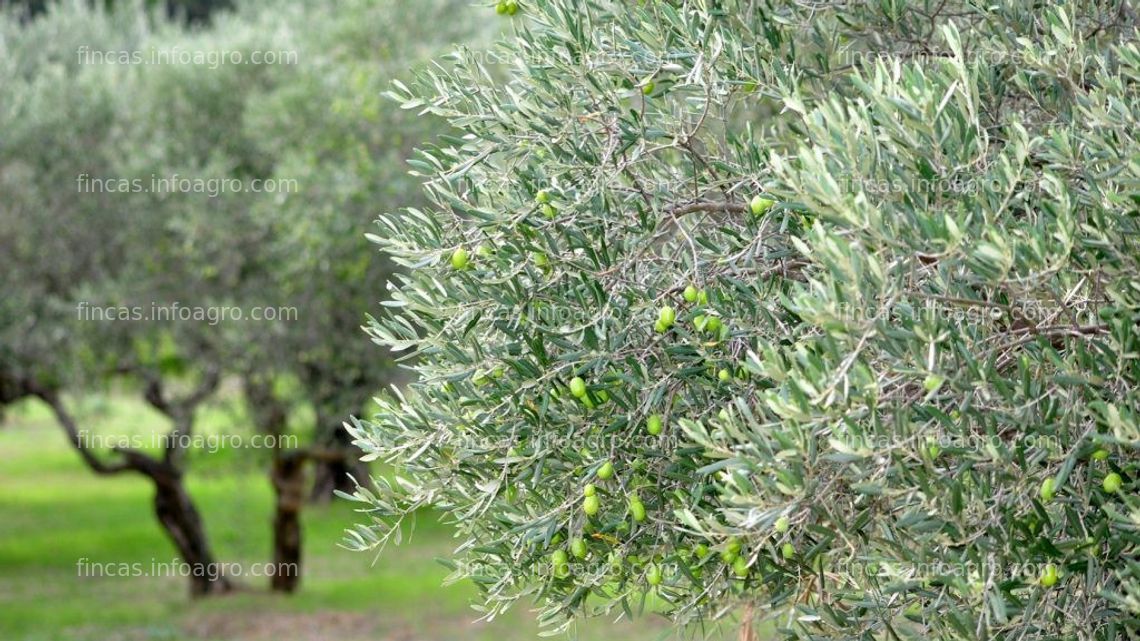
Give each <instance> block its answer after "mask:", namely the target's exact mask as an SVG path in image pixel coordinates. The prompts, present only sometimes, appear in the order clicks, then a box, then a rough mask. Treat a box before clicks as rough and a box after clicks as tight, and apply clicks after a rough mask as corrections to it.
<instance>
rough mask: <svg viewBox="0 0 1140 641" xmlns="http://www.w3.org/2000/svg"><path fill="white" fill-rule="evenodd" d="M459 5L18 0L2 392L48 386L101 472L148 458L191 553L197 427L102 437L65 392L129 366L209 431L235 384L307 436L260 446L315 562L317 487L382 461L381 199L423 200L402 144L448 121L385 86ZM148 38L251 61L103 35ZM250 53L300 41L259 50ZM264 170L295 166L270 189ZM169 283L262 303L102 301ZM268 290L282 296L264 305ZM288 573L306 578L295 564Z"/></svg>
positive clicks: (197, 531)
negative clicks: (194, 9) (398, 98)
mask: <svg viewBox="0 0 1140 641" xmlns="http://www.w3.org/2000/svg"><path fill="white" fill-rule="evenodd" d="M462 11H463V8H462V3H461V2H458V1H456V0H433V1H431V2H422V3H417V5H416V7H415V9H414V10H411V11H409V10H408V8H407V7H405V6H403V5H402V4H401V3H398V2H395V1H393V0H376V1H370V0H349V1H348V2H342V3H338V4H337V6H336V10H335V11H332V10H329V8H328V7H324V6H321V5H319V4H303V5H302V4H282V3H275V2H258V1H251V2H246V3H243V4H242V6H241V7H240V10H239V11H236V12H223V13H219V14H216V15H215V16H214V20H213V24H212V26H211V27H210V28H208V29H195V30H193V31H187V30H185V29H184V28H183V27H182V26H181V25H180V24H178V23H176V22H172V21H171V20H169V19H168V18H167V17H166V15H165V13H163V12H154V11H150V12H147V11H142V10H139V9H137V8H133V7H130V6H127V4H126V3H120V4H118V5H116V7H115V8H113V9H103V8H94V7H92V6H90V5H89V4H87V3H81V2H75V3H65V4H61V5H57V6H53V7H51V8H50V9H49V10H47V11H46V12H44V13H42V14H41V15H39V16H37V17H36V18H35V19H34V20H31V21H22V20H21V18H20V15H19V12H18V11H16V10H13V9H10V10H8V11H6V12H5V13H4V14H3V15H2V20H0V86H3V87H4V90H3V92H2V94H0V131H3V132H4V133H3V135H2V136H0V194H3V196H2V197H0V273H3V275H4V276H3V277H4V281H5V284H4V296H3V297H0V401H3V402H4V403H7V402H12V401H14V400H17V399H19V398H21V397H26V396H35V397H39V398H41V399H42V400H44V401H46V402H47V403H48V404H49V405H51V406H52V408H53V409H54V410H55V412H56V415H57V417H58V418H59V420H60V422H61V424H62V425H64V427H65V428H66V429H67V430H68V431H69V435H70V438H71V440H72V442H73V443H74V444H75V446H76V448H77V450H78V451H79V453H80V454H81V455H82V456H83V458H84V460H85V461H86V462H87V463H88V464H89V466H90V467H91V468H92V469H93V470H95V471H97V472H100V473H106V474H110V473H119V472H124V471H131V472H138V473H141V474H144V475H145V476H147V477H148V478H149V479H151V480H152V481H153V483H154V484H155V488H156V499H155V509H156V513H157V516H158V517H159V519H160V521H161V523H162V524H163V526H164V527H165V528H166V530H167V531H168V533H169V534H170V535H171V538H172V540H173V541H174V542H175V543H176V545H177V546H178V548H179V552H180V555H181V556H182V558H183V559H184V560H186V561H187V562H188V563H190V564H191V565H205V564H209V563H211V562H213V557H212V554H211V552H210V547H209V545H208V539H207V537H206V533H205V528H204V526H203V524H202V523H201V519H200V518H199V517H198V511H197V509H196V508H195V506H194V503H193V500H192V498H191V497H190V495H189V494H188V493H187V492H186V490H185V486H184V484H183V475H184V474H185V472H186V471H187V467H188V465H187V456H188V455H189V456H192V452H191V453H188V452H187V451H186V448H185V447H184V446H183V445H182V443H184V442H186V441H185V440H183V439H171V440H170V441H169V445H168V446H167V447H165V448H164V451H161V452H157V453H154V452H145V451H135V450H118V451H115V452H107V451H100V448H98V447H91V446H90V444H89V443H88V442H86V441H84V439H82V438H81V437H80V435H81V433H82V432H83V431H84V427H83V424H84V417H82V416H75V415H74V414H73V411H72V410H71V409H70V408H69V406H68V403H67V401H66V395H67V394H68V393H71V392H81V391H84V390H92V389H104V388H106V387H107V386H109V385H110V384H111V383H112V382H122V383H124V384H126V385H128V386H131V387H133V388H135V389H137V390H138V391H139V393H140V394H141V395H142V396H143V397H144V398H145V399H146V400H147V402H148V403H150V405H151V406H152V407H154V408H155V409H157V410H158V411H160V412H162V413H163V414H164V415H166V416H167V417H168V418H169V420H170V424H171V426H172V427H171V435H190V434H192V432H193V429H194V416H195V412H196V410H197V409H198V408H199V407H200V405H201V404H202V403H203V402H205V401H207V400H208V399H210V398H211V397H212V395H213V394H214V392H215V391H216V390H217V389H218V388H219V386H220V385H224V384H225V383H226V382H227V381H235V382H237V383H238V384H240V389H241V391H242V392H243V397H244V399H245V400H246V402H247V404H248V406H249V416H250V418H251V420H252V421H253V422H254V423H255V426H254V429H256V430H258V431H260V432H263V433H268V434H284V433H287V432H289V433H293V434H298V435H300V436H301V437H302V439H303V441H307V442H308V443H309V445H307V446H306V447H304V448H302V449H300V450H295V451H284V450H280V449H278V450H275V451H273V452H271V453H270V454H269V456H271V460H266V459H264V458H263V459H262V460H261V464H266V465H269V466H271V467H272V470H273V472H272V473H273V480H274V487H275V488H276V489H277V490H278V514H277V524H276V529H277V532H278V551H277V554H278V560H279V561H280V562H282V563H288V562H290V561H297V560H299V555H300V540H299V531H300V530H299V526H298V518H299V516H298V514H299V511H300V500H301V498H303V497H304V496H305V495H306V494H313V495H315V496H318V497H322V498H325V497H328V496H330V495H331V490H332V489H333V488H334V487H337V486H339V487H342V488H347V487H351V484H350V481H349V480H348V477H347V475H346V473H347V472H348V471H350V470H353V469H355V470H356V471H357V472H356V476H357V478H360V479H361V480H363V479H366V478H367V473H366V471H363V470H361V469H360V468H359V467H357V466H356V464H355V463H354V462H355V459H356V457H355V455H353V454H351V453H350V452H349V449H348V444H347V442H348V439H347V438H346V436H345V432H344V431H343V428H342V427H341V423H342V421H343V420H345V418H346V417H347V416H348V415H349V414H352V413H358V412H360V411H362V410H363V409H364V404H365V403H366V402H367V401H368V399H369V397H370V396H371V395H373V394H374V393H375V392H376V391H378V390H379V389H380V388H382V387H383V386H384V385H385V384H386V382H388V381H391V380H393V376H394V370H393V368H392V366H391V363H390V362H389V361H388V360H387V359H384V358H380V359H377V358H374V357H373V355H370V354H369V355H365V354H362V353H361V351H360V350H359V341H360V340H362V338H361V336H362V335H361V333H360V329H359V328H360V326H361V324H362V323H363V322H364V320H365V317H364V313H363V312H364V311H365V310H368V309H376V307H377V296H376V294H375V291H374V285H373V284H374V283H375V282H382V281H383V280H384V279H385V278H387V275H388V274H389V273H390V271H391V265H389V264H388V263H386V262H385V261H384V260H382V259H380V258H379V257H378V256H377V255H376V252H375V250H374V248H373V247H372V246H371V245H370V244H369V243H367V242H366V241H364V239H363V231H364V229H366V227H367V223H368V221H370V220H372V219H373V218H374V217H375V215H376V213H377V212H378V211H382V210H383V209H385V208H387V207H392V206H394V205H395V204H396V203H400V202H406V201H407V200H408V199H413V200H415V199H419V198H420V196H419V195H418V193H419V191H420V190H419V186H418V183H417V181H416V180H415V179H414V178H412V177H409V176H408V175H407V173H406V170H405V168H404V165H403V162H402V159H403V158H405V157H406V156H407V155H408V153H409V151H410V149H411V146H412V145H413V144H418V143H421V142H422V141H423V140H425V139H427V137H428V135H429V132H439V131H440V130H441V127H440V124H439V122H437V121H434V120H425V119H422V118H416V117H414V116H412V115H411V114H406V113H401V112H400V111H399V110H398V109H395V108H393V106H392V105H391V104H390V103H389V102H388V101H383V100H382V98H381V97H380V92H381V90H382V89H383V88H384V87H386V86H387V83H388V81H389V80H390V79H391V78H392V77H396V76H398V75H400V74H406V73H407V71H408V69H409V68H411V67H414V66H416V65H418V64H420V63H421V61H425V60H427V59H429V58H430V57H431V56H433V55H436V54H438V53H439V52H440V51H441V50H442V47H445V46H446V45H447V44H449V43H450V42H451V41H452V39H455V38H458V37H460V36H461V35H463V36H464V37H466V35H468V34H469V30H468V28H467V27H465V26H463V24H464V23H463V22H462V21H454V20H445V19H444V18H445V16H450V17H453V16H456V15H461V14H462ZM445 24H450V25H455V26H453V27H445V26H443V25H445ZM150 50H180V51H183V52H189V53H201V54H211V53H217V52H238V53H240V54H241V56H242V57H243V59H244V61H245V62H244V63H242V64H232V63H227V62H221V63H220V64H211V63H209V62H207V63H206V64H178V63H172V64H116V63H113V62H107V61H106V60H114V59H115V57H114V56H113V55H112V56H110V57H107V58H104V57H100V56H101V55H102V54H105V53H112V54H113V53H115V52H123V51H127V52H138V51H141V52H147V51H150ZM255 52H274V53H276V54H278V55H279V60H280V61H281V62H280V64H250V63H249V61H250V60H252V57H253V54H254V53H255ZM164 180H165V181H170V182H168V183H166V184H164V183H162V181H164ZM187 180H189V181H198V182H197V183H186V182H185V181H187ZM174 181H183V182H182V183H180V184H182V185H184V186H185V185H188V184H189V185H191V189H190V190H187V189H184V188H182V187H178V186H176V183H175V182H174ZM204 181H213V182H211V183H207V182H204ZM223 181H225V182H223ZM254 181H259V184H261V185H263V186H264V185H270V184H273V185H275V186H276V187H275V188H274V189H273V190H272V191H269V192H266V191H262V192H255V191H252V190H251V186H252V185H253V184H254ZM235 184H237V185H240V186H241V187H242V188H241V189H236V190H235V189H230V188H227V187H226V185H235ZM194 185H197V187H203V188H204V189H205V190H208V191H209V192H210V193H206V192H204V191H203V190H202V189H198V188H197V187H195V186H194ZM263 189H264V187H263ZM112 190H113V191H112ZM221 190H224V191H221ZM172 304H179V305H181V306H183V307H190V306H193V307H201V308H211V309H220V308H233V309H240V310H242V313H243V314H244V315H245V316H246V317H247V318H246V320H242V321H237V320H222V321H220V322H209V321H198V322H195V321H167V322H158V321H154V320H150V321H148V320H115V321H100V320H94V319H93V318H94V317H93V316H92V315H93V314H99V313H102V312H99V311H96V309H97V308H98V309H102V308H107V307H115V308H136V309H141V310H147V311H146V313H149V310H151V309H152V305H157V306H159V307H165V306H170V305H172ZM258 307H265V308H273V309H279V310H283V311H282V313H283V314H285V315H286V317H285V318H282V319H280V320H277V321H275V322H268V321H267V322H255V321H252V320H249V319H248V316H249V314H250V310H252V309H254V308H258ZM290 310H292V312H290ZM255 456H257V455H255ZM310 461H311V462H313V463H314V465H311V466H308V465H306V463H307V462H310ZM307 469H315V471H316V472H315V474H309V475H306V470H307ZM309 477H315V482H314V487H313V488H312V489H309V490H306V489H304V488H302V487H301V486H302V484H303V483H304V481H305V479H306V478H309ZM277 580H278V579H275V584H274V587H277V588H279V589H283V590H291V589H294V588H295V587H296V580H295V577H294V578H293V579H288V578H286V579H282V580H281V582H280V584H278V583H277V582H276V581H277ZM227 588H228V581H227V580H226V579H225V578H224V577H222V578H219V579H217V580H211V579H210V578H209V577H199V578H195V579H193V580H192V590H193V591H194V592H195V593H207V592H211V591H216V590H225V589H227Z"/></svg>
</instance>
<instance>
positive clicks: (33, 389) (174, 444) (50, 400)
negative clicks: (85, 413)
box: [27, 375, 233, 597]
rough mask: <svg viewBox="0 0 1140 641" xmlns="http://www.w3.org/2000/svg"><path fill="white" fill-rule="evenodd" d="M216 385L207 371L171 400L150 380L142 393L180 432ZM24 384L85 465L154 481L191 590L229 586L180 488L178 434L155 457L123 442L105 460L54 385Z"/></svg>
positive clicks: (161, 517)
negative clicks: (47, 409) (202, 378)
mask: <svg viewBox="0 0 1140 641" xmlns="http://www.w3.org/2000/svg"><path fill="white" fill-rule="evenodd" d="M216 385H217V378H216V376H213V375H211V376H208V377H207V379H206V380H205V381H203V384H202V385H201V386H200V388H199V389H198V391H197V392H195V393H194V394H191V395H190V396H189V397H188V398H186V399H184V400H181V401H171V400H168V399H166V397H165V395H164V394H163V393H162V389H161V386H160V385H159V384H158V383H156V382H154V381H151V384H150V386H149V387H148V389H147V394H146V396H147V401H148V402H150V403H151V404H152V405H154V406H155V407H156V408H157V409H158V410H159V411H162V412H163V413H165V414H167V415H168V416H170V417H171V418H172V419H173V420H174V424H175V428H174V432H173V434H174V435H178V434H186V433H189V431H190V426H191V424H192V420H193V412H194V408H195V407H196V406H197V405H198V403H200V402H201V401H202V400H204V399H205V398H206V396H207V395H208V394H209V393H210V392H212V391H213V389H214V388H215V387H216ZM27 389H28V391H29V392H30V394H31V395H33V396H36V397H37V398H40V399H41V400H43V401H44V402H45V403H47V404H48V406H49V407H51V409H52V412H53V413H54V414H55V416H56V420H57V421H58V422H59V424H60V425H61V426H62V427H63V429H64V431H65V432H67V435H68V438H69V439H70V441H71V444H72V446H73V447H74V448H75V450H76V451H77V452H78V453H79V456H80V457H81V458H82V459H83V462H84V463H86V465H87V467H89V468H90V469H91V470H92V471H94V472H95V473H96V474H100V475H104V476H109V475H114V474H120V473H123V472H135V473H138V474H141V475H143V476H145V477H147V478H148V479H150V481H151V482H152V483H153V484H154V489H155V494H154V512H155V516H156V517H158V522H159V523H160V524H161V525H162V528H163V530H164V531H165V532H166V534H167V536H169V537H170V540H171V541H172V542H173V543H174V546H175V548H177V550H178V553H179V555H180V558H181V559H182V560H183V561H184V562H185V563H187V564H188V565H189V566H190V594H191V595H192V596H196V597H197V596H204V595H208V594H218V593H222V592H228V591H230V590H231V589H232V588H233V584H232V583H231V582H230V579H229V578H228V577H226V576H223V575H222V574H221V572H220V571H219V565H218V563H217V562H216V561H215V559H214V555H213V552H212V551H211V550H210V545H209V542H208V539H207V537H206V530H205V527H204V526H203V525H202V519H201V517H200V516H199V514H198V509H197V508H196V507H195V505H194V501H193V499H192V498H191V497H190V494H189V492H187V491H186V485H185V483H184V482H183V478H182V470H181V469H180V467H179V462H180V460H181V451H180V446H179V443H180V442H181V440H180V439H178V438H172V439H169V445H168V447H167V450H166V453H165V456H164V457H163V458H161V459H158V458H154V457H152V456H148V455H146V454H144V453H142V452H139V451H136V450H132V449H129V448H116V449H115V452H116V453H117V454H118V455H119V456H120V457H121V460H119V461H116V462H114V463H108V462H106V461H103V460H102V459H100V458H99V457H98V456H96V455H95V453H94V452H92V451H91V450H90V449H88V448H87V444H86V442H85V441H84V439H83V438H82V436H81V434H80V430H79V426H78V424H77V423H76V421H75V419H74V418H73V417H72V416H71V414H70V413H69V412H68V411H67V408H66V407H65V406H64V404H63V400H62V399H61V398H60V396H59V393H58V391H57V390H55V389H54V388H46V387H41V386H39V385H37V384H34V383H29V384H28V388H27Z"/></svg>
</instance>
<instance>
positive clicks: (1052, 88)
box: [348, 0, 1140, 640]
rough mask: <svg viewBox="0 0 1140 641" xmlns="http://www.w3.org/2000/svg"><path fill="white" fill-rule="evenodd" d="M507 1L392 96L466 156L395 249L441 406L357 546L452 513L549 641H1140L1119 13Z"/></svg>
mask: <svg viewBox="0 0 1140 641" xmlns="http://www.w3.org/2000/svg"><path fill="white" fill-rule="evenodd" d="M518 6H519V10H518V12H517V15H515V16H514V17H505V18H503V19H505V20H510V21H511V24H512V26H513V28H514V29H515V31H514V32H513V35H512V36H511V37H509V38H506V39H505V40H504V41H503V42H502V43H501V44H500V45H499V46H497V47H496V48H495V49H494V50H493V51H492V52H491V53H487V54H481V53H478V52H472V51H468V50H465V49H460V50H458V51H457V52H456V53H455V54H453V55H451V56H449V57H447V58H446V59H445V60H444V61H443V62H441V64H440V65H439V66H438V67H437V68H433V69H432V70H431V71H430V72H429V73H425V74H423V75H422V76H421V77H420V78H419V80H418V82H416V83H415V84H413V85H412V86H411V87H408V86H406V85H404V84H400V83H397V84H396V85H395V88H394V90H393V96H394V97H395V98H396V99H398V100H399V101H401V102H402V104H403V106H404V107H406V108H408V109H412V110H417V111H419V112H420V113H425V114H435V115H439V116H443V117H445V118H447V119H448V120H449V121H450V122H451V123H452V124H453V125H454V126H455V127H457V128H459V129H461V130H462V132H463V134H464V135H462V136H456V137H447V138H443V139H441V140H440V142H439V145H438V146H431V147H426V148H424V149H422V150H421V151H420V152H419V154H418V155H417V157H416V159H415V160H414V161H413V166H414V168H415V170H416V172H417V174H418V175H422V176H424V177H426V178H428V179H429V183H428V186H427V190H428V193H429V196H430V197H431V200H432V203H433V204H432V206H431V207H427V208H419V207H409V208H407V209H404V210H402V211H398V212H394V213H391V214H388V215H385V216H384V217H383V218H382V219H381V220H380V223H379V231H378V232H377V233H376V234H375V235H374V237H373V240H374V241H375V242H377V243H378V244H379V245H380V246H381V247H383V248H384V249H385V250H386V251H388V252H390V254H391V255H392V256H393V257H394V260H396V261H397V262H398V263H399V264H401V265H403V266H405V267H407V272H406V273H405V274H399V275H397V276H396V277H395V279H394V281H393V284H392V285H391V286H390V288H389V292H390V295H391V299H392V300H391V301H390V302H389V303H388V304H389V305H390V306H391V307H392V308H393V309H394V311H395V312H396V313H395V315H394V316H393V317H391V318H389V319H386V320H385V319H381V320H377V321H375V322H373V323H371V326H370V329H369V331H370V333H371V334H372V336H373V338H374V339H375V340H376V341H377V342H379V343H381V344H383V345H386V346H390V347H392V348H393V349H396V350H402V351H405V352H407V353H408V355H409V357H411V356H414V357H415V361H414V363H415V364H414V368H415V371H416V373H417V374H418V379H417V381H416V382H415V383H414V384H412V385H411V386H410V388H409V389H408V390H407V391H406V392H403V393H400V392H396V393H393V394H392V395H390V396H388V397H387V398H386V399H385V401H384V404H383V407H382V408H381V411H380V412H379V413H377V415H376V416H375V417H374V418H372V419H371V420H364V421H358V422H357V424H356V427H355V431H354V433H355V435H356V437H357V439H358V440H357V442H358V444H359V445H360V446H361V447H362V448H363V449H364V451H365V452H366V454H367V456H368V457H370V458H377V459H381V460H385V461H390V462H392V463H393V464H395V465H396V466H397V470H398V475H399V476H398V478H397V480H396V481H395V482H393V483H389V484H387V485H386V486H385V487H383V488H382V489H381V490H380V491H378V492H376V493H373V492H369V491H360V492H358V493H357V494H356V499H357V500H359V501H360V502H362V503H363V504H364V505H366V512H368V513H370V514H371V515H372V517H373V519H372V522H371V523H370V524H367V525H362V526H361V527H359V528H357V529H356V530H354V531H352V532H351V533H350V536H349V539H348V542H349V543H350V544H352V545H354V546H356V547H359V548H372V547H377V546H379V545H382V544H383V543H385V542H387V541H389V540H392V539H397V538H399V536H400V533H401V531H402V529H401V528H402V526H403V524H404V519H405V517H407V516H408V515H410V514H411V513H412V511H413V510H415V509H417V508H419V507H421V506H424V505H434V506H438V507H440V508H442V509H443V510H445V511H446V512H447V514H448V515H449V517H450V518H451V519H452V520H453V521H454V522H455V523H456V524H457V525H458V527H459V529H460V531H461V533H462V536H463V540H462V543H461V544H460V545H459V546H458V547H457V549H456V551H455V554H454V557H455V558H454V561H453V562H454V564H455V568H456V570H455V575H454V577H455V578H457V579H458V578H463V577H466V578H471V579H472V580H474V581H475V582H476V583H477V584H478V585H479V586H480V587H481V588H482V589H483V592H484V596H483V601H482V607H483V608H485V612H486V613H487V614H488V615H495V614H497V613H499V612H501V611H503V610H504V609H505V608H507V607H509V606H510V605H511V604H512V603H514V602H515V601H517V600H519V599H521V598H524V597H526V598H531V597H533V598H534V599H536V600H537V601H538V602H539V603H540V604H541V606H542V608H543V615H544V617H545V618H546V620H547V622H548V623H550V624H551V625H552V626H554V627H560V626H562V625H565V624H566V623H567V622H568V621H569V620H571V619H573V618H575V617H578V616H583V615H592V614H598V613H601V612H612V611H614V610H615V609H617V608H621V609H623V610H626V611H629V610H632V609H635V608H637V607H638V604H639V603H644V601H642V599H644V597H645V596H646V595H647V594H653V595H655V596H656V598H657V603H659V604H660V605H661V607H662V608H664V610H665V611H666V612H667V613H668V614H669V615H670V616H672V617H673V618H674V619H675V620H677V621H678V622H682V623H695V622H697V621H701V620H707V619H708V618H715V617H720V616H724V615H729V614H734V613H743V614H744V615H745V616H748V615H750V613H753V612H755V613H770V614H771V615H772V616H773V617H775V618H777V619H778V621H779V622H780V626H781V630H782V631H783V633H784V634H786V635H787V636H788V637H794V638H801V639H823V638H840V639H871V638H890V639H904V638H905V639H920V638H921V639H979V640H980V639H1059V638H1082V639H1112V638H1122V637H1125V636H1127V635H1129V634H1132V633H1134V631H1135V630H1136V629H1137V623H1136V618H1135V617H1136V615H1137V614H1140V607H1138V605H1137V603H1138V596H1140V583H1138V582H1137V579H1138V578H1140V572H1138V571H1137V569H1136V568H1140V565H1137V558H1136V549H1137V548H1136V545H1137V542H1138V540H1140V539H1138V534H1140V532H1138V530H1137V523H1138V522H1140V505H1138V504H1137V502H1136V500H1135V498H1134V487H1135V486H1134V479H1135V476H1136V473H1137V461H1138V457H1137V451H1136V448H1137V445H1138V443H1140V431H1138V427H1137V416H1138V411H1140V402H1138V399H1140V396H1138V394H1140V391H1138V390H1140V361H1138V360H1137V358H1136V354H1137V353H1138V349H1140V339H1138V337H1137V333H1136V327H1137V321H1138V320H1140V281H1138V280H1137V274H1140V251H1138V249H1140V248H1138V246H1137V244H1136V243H1137V240H1136V238H1137V236H1136V234H1137V232H1138V224H1137V223H1138V220H1140V218H1138V214H1140V212H1138V209H1137V208H1138V206H1140V195H1138V191H1137V185H1138V184H1140V182H1138V181H1140V165H1138V164H1137V162H1136V159H1137V158H1138V157H1140V128H1138V127H1137V120H1138V118H1140V100H1138V98H1140V48H1138V46H1137V31H1136V12H1135V8H1134V7H1133V6H1132V5H1131V3H1129V2H1120V1H1116V2H1105V3H1082V2H1078V3H1062V4H1056V5H1044V4H1042V3H1038V2H1031V1H1029V0H998V1H996V2H991V3H988V4H986V5H985V6H984V7H983V6H981V5H978V4H976V3H972V2H965V1H962V0H949V1H946V2H923V1H918V0H891V1H888V2H876V3H862V2H859V3H809V2H802V3H801V2H778V1H746V0H736V1H733V0H723V1H713V0H687V1H683V2H681V1H660V2H639V3H628V2H611V1H604V0H594V1H591V2H571V1H569V0H533V1H528V2H523V3H520V4H519V5H518ZM498 65H507V68H506V69H496V66H498ZM500 76H505V79H500ZM690 287H691V289H689V288H690ZM653 417H660V427H661V429H660V430H657V429H656V427H657V425H656V423H657V420H658V419H655V418H653ZM651 422H652V423H654V426H653V427H654V429H653V430H652V432H658V431H659V434H654V433H651V431H650V429H649V424H650V423H651ZM1100 452H1103V453H1100ZM609 464H612V469H613V474H612V477H611V475H610V474H608V472H609V470H607V471H606V473H603V472H602V468H603V466H606V465H609ZM1110 474H1119V475H1120V478H1121V481H1122V487H1121V489H1119V490H1118V491H1116V492H1114V493H1110V492H1108V491H1106V489H1105V485H1104V480H1105V479H1106V478H1107V477H1108V476H1109V475H1110ZM606 477H610V478H606ZM1048 479H1052V481H1051V483H1046V481H1047V480H1048ZM1108 487H1109V488H1110V489H1113V484H1112V483H1109V484H1108ZM777 615H778V616H777Z"/></svg>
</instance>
